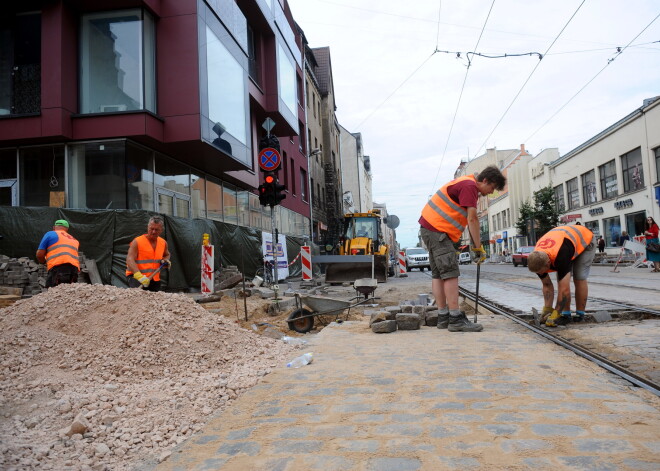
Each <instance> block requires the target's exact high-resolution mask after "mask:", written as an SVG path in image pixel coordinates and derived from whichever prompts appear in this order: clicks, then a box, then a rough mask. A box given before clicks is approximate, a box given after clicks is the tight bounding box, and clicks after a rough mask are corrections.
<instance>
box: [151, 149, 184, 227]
mask: <svg viewBox="0 0 660 471" xmlns="http://www.w3.org/2000/svg"><path fill="white" fill-rule="evenodd" d="M154 184H155V188H156V208H155V209H156V211H157V212H159V213H163V214H167V215H169V216H178V217H182V218H189V217H190V211H191V208H190V168H189V167H188V166H187V165H183V164H181V163H179V162H177V161H175V160H172V159H169V158H167V157H165V156H163V155H157V156H156V171H155V173H154Z"/></svg>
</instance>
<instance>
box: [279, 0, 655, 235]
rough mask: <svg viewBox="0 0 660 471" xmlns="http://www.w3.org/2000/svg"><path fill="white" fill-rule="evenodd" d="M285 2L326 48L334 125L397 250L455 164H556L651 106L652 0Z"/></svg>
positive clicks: (414, 231)
mask: <svg viewBox="0 0 660 471" xmlns="http://www.w3.org/2000/svg"><path fill="white" fill-rule="evenodd" d="M288 1H289V5H290V8H291V12H292V14H293V17H294V20H295V21H296V22H297V23H298V24H299V25H300V27H301V28H302V29H303V31H304V32H305V36H306V37H307V40H308V42H309V45H310V47H312V48H315V47H325V46H328V47H329V48H330V54H331V64H332V74H333V84H334V88H335V101H336V106H337V111H336V115H337V119H338V120H339V122H340V124H341V125H342V126H344V127H345V128H346V129H348V130H349V131H350V132H353V133H356V132H359V133H361V134H362V140H363V145H364V154H365V155H368V156H369V157H370V158H371V171H372V178H373V185H372V192H373V200H374V202H377V203H385V204H386V205H387V210H388V212H389V213H390V214H395V215H397V216H398V217H399V219H400V221H401V224H400V226H399V227H398V228H397V241H398V242H399V244H400V246H401V247H407V246H414V245H416V244H417V233H418V229H419V224H418V222H417V221H418V220H419V216H420V214H421V211H422V208H423V207H424V205H425V204H426V201H427V199H428V198H429V196H430V195H431V194H433V193H434V192H435V191H436V190H437V189H438V188H439V187H440V186H442V185H443V184H445V183H446V182H448V181H449V180H451V179H452V178H453V175H454V172H455V170H456V168H457V167H458V165H459V164H460V162H461V161H462V160H471V159H474V158H475V157H478V156H480V155H483V154H484V153H485V150H486V149H487V148H489V149H490V148H497V149H501V150H503V149H516V148H520V145H521V144H525V148H526V149H527V151H528V152H529V153H531V154H532V155H537V154H538V153H539V152H541V151H542V150H543V149H547V148H557V149H558V150H559V154H560V155H564V154H566V153H568V152H569V151H571V150H572V149H574V148H575V147H577V146H579V145H580V144H582V143H583V142H585V141H587V140H588V139H589V138H591V137H593V136H594V135H596V134H598V133H599V132H600V131H602V130H604V129H605V128H607V127H608V126H610V125H612V124H614V123H615V122H617V121H618V120H620V119H621V118H623V117H624V116H626V115H627V114H629V113H631V112H633V111H634V110H635V109H637V108H639V107H640V106H642V101H643V100H644V99H645V98H650V97H654V96H657V95H660V18H659V15H660V2H659V1H658V0H627V1H625V2H624V1H620V0H616V1H615V0H585V1H583V0H553V1H551V0H545V1H541V0H536V1H529V0H527V1H522V0H408V1H405V2H402V1H400V0H378V1H375V0H371V1H368V0H288ZM471 53H476V54H471ZM539 55H540V56H541V57H542V59H540V58H539ZM493 56H500V57H493ZM501 56H505V57H501Z"/></svg>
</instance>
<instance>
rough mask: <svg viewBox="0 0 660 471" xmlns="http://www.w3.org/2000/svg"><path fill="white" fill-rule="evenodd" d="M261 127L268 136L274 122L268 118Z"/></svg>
mask: <svg viewBox="0 0 660 471" xmlns="http://www.w3.org/2000/svg"><path fill="white" fill-rule="evenodd" d="M261 127H262V128H264V129H265V130H266V132H267V133H268V134H270V131H271V129H273V128H274V127H275V121H273V120H272V119H270V118H266V120H265V121H264V123H263V124H262V125H261Z"/></svg>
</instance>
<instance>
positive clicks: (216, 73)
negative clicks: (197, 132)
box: [206, 26, 248, 155]
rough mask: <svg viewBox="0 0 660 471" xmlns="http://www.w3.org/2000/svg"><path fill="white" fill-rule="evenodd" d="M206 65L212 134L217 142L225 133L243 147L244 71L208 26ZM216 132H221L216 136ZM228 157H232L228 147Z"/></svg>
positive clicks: (245, 136) (244, 127) (245, 103)
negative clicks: (212, 126)
mask: <svg viewBox="0 0 660 471" xmlns="http://www.w3.org/2000/svg"><path fill="white" fill-rule="evenodd" d="M206 65H207V80H208V105H209V119H210V120H211V122H212V123H215V126H214V128H213V130H214V132H216V134H218V139H221V135H222V134H223V133H224V132H228V133H229V134H231V135H232V136H233V137H235V138H236V139H238V141H240V142H241V143H242V144H246V143H247V125H246V122H245V116H246V114H245V113H246V110H247V109H248V106H247V93H246V90H245V80H244V71H243V68H242V67H241V65H240V64H239V63H238V61H237V60H236V59H234V57H233V56H232V55H231V53H230V52H229V51H228V50H227V48H226V47H225V46H224V44H222V42H221V41H220V40H219V39H218V37H217V36H216V35H215V34H214V33H213V31H211V28H209V27H208V26H207V27H206ZM217 130H220V131H222V132H220V133H218V132H217ZM222 150H225V149H222ZM227 153H229V154H230V155H231V153H232V149H231V147H230V148H229V152H227Z"/></svg>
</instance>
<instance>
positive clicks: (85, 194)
mask: <svg viewBox="0 0 660 471" xmlns="http://www.w3.org/2000/svg"><path fill="white" fill-rule="evenodd" d="M124 149H125V143H124V141H113V142H88V143H86V144H77V145H73V146H71V147H69V172H68V174H69V181H70V182H71V185H70V187H69V191H70V195H69V196H70V201H69V205H68V206H69V207H70V208H81V209H83V208H87V209H126V174H125V167H126V165H125V157H124Z"/></svg>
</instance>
